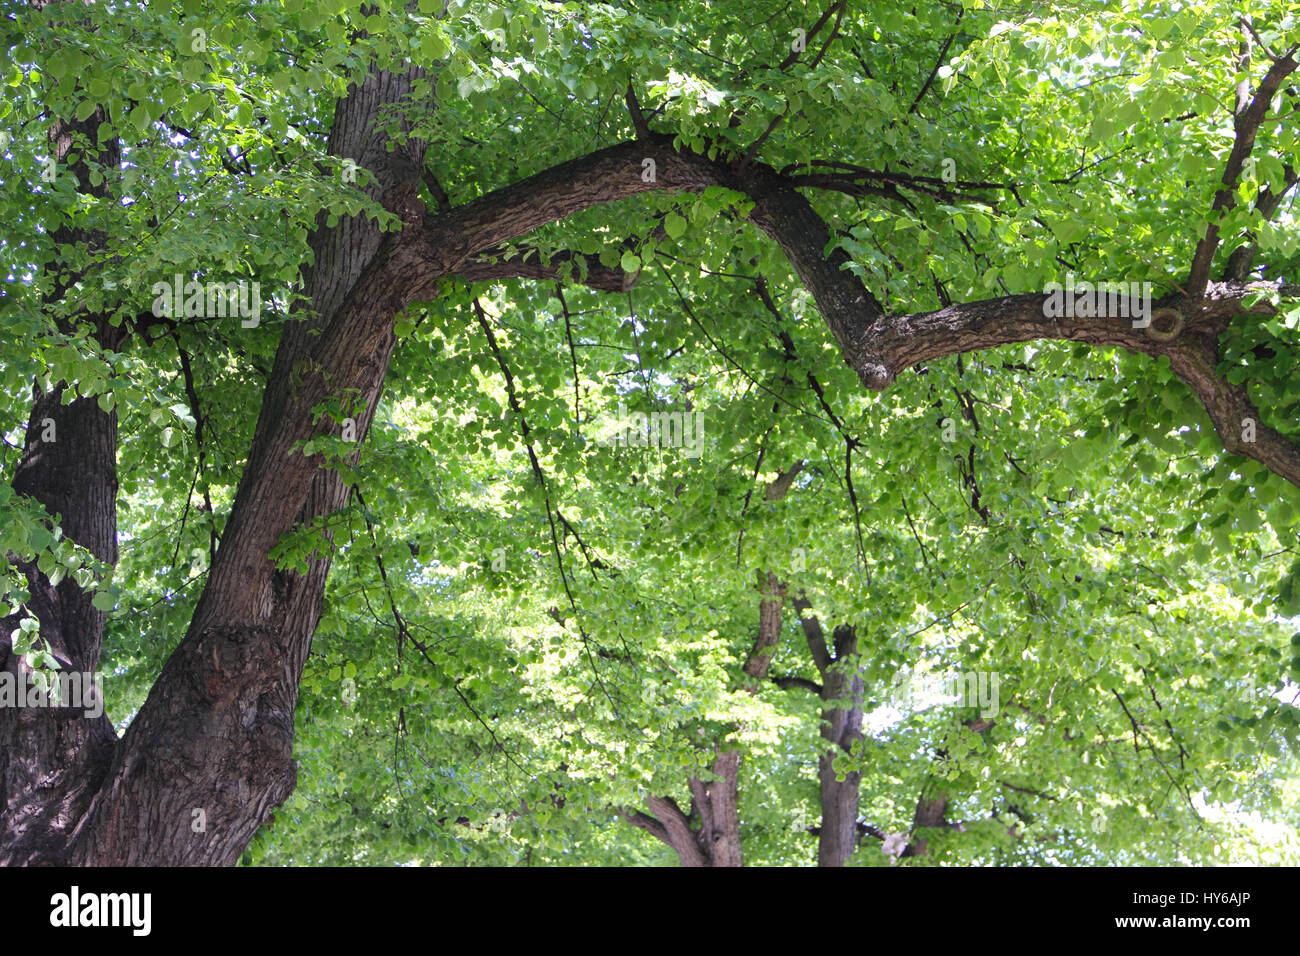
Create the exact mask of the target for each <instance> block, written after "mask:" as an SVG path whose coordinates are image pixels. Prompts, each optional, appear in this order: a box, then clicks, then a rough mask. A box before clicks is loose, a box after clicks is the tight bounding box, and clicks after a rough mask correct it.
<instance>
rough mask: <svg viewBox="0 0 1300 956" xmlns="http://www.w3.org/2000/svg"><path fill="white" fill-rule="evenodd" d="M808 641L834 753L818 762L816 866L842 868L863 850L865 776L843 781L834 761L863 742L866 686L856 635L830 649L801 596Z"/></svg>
mask: <svg viewBox="0 0 1300 956" xmlns="http://www.w3.org/2000/svg"><path fill="white" fill-rule="evenodd" d="M794 606H795V608H796V609H797V610H798V611H799V614H800V619H799V620H800V623H801V624H802V625H803V631H804V638H805V640H806V641H807V642H808V650H809V651H810V652H811V653H812V656H813V662H814V663H815V664H816V665H817V669H818V670H819V671H820V672H821V675H822V686H821V697H822V700H823V701H824V704H823V707H822V736H823V737H824V738H826V740H827V741H829V742H830V745H831V746H830V749H829V750H827V751H826V752H825V753H824V754H822V756H821V758H820V759H819V760H818V763H817V770H818V778H819V780H820V782H821V804H822V822H821V828H820V831H819V833H818V839H817V865H818V866H843V865H844V864H845V863H847V862H848V860H849V857H851V856H853V853H854V851H855V850H856V849H857V847H858V803H859V786H860V784H861V782H862V775H861V774H860V773H859V772H858V771H856V770H854V771H850V772H848V773H847V774H845V776H844V779H843V780H840V779H838V777H837V776H836V773H835V758H836V757H838V756H839V755H840V754H848V753H851V752H852V751H853V745H854V743H856V742H857V741H859V740H861V739H862V699H863V695H864V693H865V687H864V685H863V682H862V675H861V674H860V673H859V669H858V635H857V630H856V629H855V628H853V627H850V626H848V625H840V626H839V627H837V628H836V629H835V631H834V632H833V634H832V635H831V643H832V647H833V650H832V648H830V647H827V645H826V637H825V634H824V633H823V631H822V626H821V623H820V622H819V621H818V620H817V618H816V617H815V616H813V614H812V613H811V612H812V605H811V604H810V603H809V602H808V600H807V599H806V598H804V597H803V596H802V595H801V596H800V597H798V598H796V599H795V602H794Z"/></svg>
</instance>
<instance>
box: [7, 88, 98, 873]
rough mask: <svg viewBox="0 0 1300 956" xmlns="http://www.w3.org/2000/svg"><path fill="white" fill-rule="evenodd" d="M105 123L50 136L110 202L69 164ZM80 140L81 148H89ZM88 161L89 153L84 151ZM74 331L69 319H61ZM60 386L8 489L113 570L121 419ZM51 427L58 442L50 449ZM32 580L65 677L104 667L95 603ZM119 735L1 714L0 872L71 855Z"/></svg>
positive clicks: (46, 401) (45, 403)
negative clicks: (73, 835) (71, 839)
mask: <svg viewBox="0 0 1300 956" xmlns="http://www.w3.org/2000/svg"><path fill="white" fill-rule="evenodd" d="M103 120H104V115H103V112H102V110H96V111H95V112H94V113H92V114H90V116H89V117H87V118H86V120H84V121H82V122H77V123H56V124H55V125H54V126H53V127H52V129H51V130H50V142H51V147H52V155H53V157H54V159H55V162H56V168H57V169H58V171H59V172H58V174H59V175H63V176H69V175H70V176H73V177H74V178H75V179H76V180H77V187H78V189H79V191H81V192H83V193H88V194H91V195H95V196H103V195H105V193H106V187H105V186H104V185H100V186H98V187H96V186H92V185H91V182H90V177H89V172H90V165H89V163H88V162H87V160H86V158H84V156H83V158H81V159H80V160H79V161H78V162H77V163H75V164H72V165H71V166H67V165H65V159H66V157H67V156H68V155H69V154H70V153H71V152H72V151H73V149H74V146H75V144H76V138H77V137H84V138H85V139H86V140H89V142H91V143H94V142H95V130H96V129H97V128H98V126H99V124H100V123H101V122H102V121H103ZM83 141H84V140H83ZM100 149H101V151H102V152H101V156H100V158H99V161H100V162H101V163H103V164H104V165H110V166H115V165H117V163H118V162H119V161H120V155H119V150H118V144H117V142H116V141H115V140H114V141H111V142H108V143H103V144H100ZM83 152H84V151H83ZM52 239H53V241H54V242H55V243H62V244H67V245H82V246H87V247H90V248H100V247H102V245H103V242H104V237H103V236H101V235H95V234H90V233H87V232H85V231H84V230H81V229H78V228H73V227H70V226H67V225H64V226H61V227H60V228H59V229H57V230H55V232H54V234H53V236H52ZM53 280H54V281H53V284H52V292H51V296H50V299H51V301H56V302H57V301H58V300H59V299H61V298H62V297H63V295H64V293H65V292H66V291H67V290H68V289H69V287H70V286H71V285H72V283H73V281H74V280H75V277H74V276H69V275H60V274H56V275H55V276H54V277H53ZM78 318H79V319H80V320H81V321H83V322H89V323H90V324H91V325H92V326H94V328H95V333H96V339H97V341H98V342H99V344H100V345H101V346H103V347H104V348H106V349H110V350H111V349H113V348H115V347H116V346H117V344H118V342H119V340H120V333H119V332H118V330H116V329H114V328H112V327H111V326H110V325H109V324H108V322H107V320H106V319H104V318H103V317H101V316H84V315H83V316H79V317H78ZM60 326H61V330H62V331H64V332H70V331H71V330H72V323H71V321H70V320H66V319H65V320H61V321H60ZM66 388H67V385H66V384H65V383H62V382H60V383H57V384H56V385H55V386H54V387H53V388H52V389H50V390H48V391H47V390H45V389H44V388H42V387H41V385H40V384H39V383H38V384H37V385H36V386H35V387H34V388H33V401H32V410H31V415H30V417H29V420H28V423H27V435H26V439H25V442H24V446H23V455H22V459H21V460H20V462H19V465H18V469H17V472H16V473H15V475H14V479H13V485H12V487H13V490H14V492H15V493H17V494H19V495H26V496H29V497H31V498H33V499H35V500H36V501H38V502H40V504H41V505H43V506H44V507H45V510H46V511H47V512H48V513H49V514H50V516H51V517H52V518H54V517H58V518H59V519H61V527H62V530H63V534H64V536H65V537H67V538H68V539H69V540H71V541H73V542H75V543H76V544H79V545H81V546H82V547H84V548H86V549H87V550H88V551H89V552H90V553H91V554H93V555H94V556H95V557H96V558H97V559H99V560H100V561H103V562H105V563H107V564H109V565H112V564H114V563H116V561H117V498H116V496H117V413H116V411H111V412H105V411H103V410H102V409H101V408H100V407H99V404H98V402H97V400H96V399H95V398H74V399H73V400H72V401H71V403H69V404H66V405H65V404H63V398H64V393H65V390H66ZM47 424H48V425H52V427H53V440H52V441H45V440H44V439H45V437H46V435H47V434H48V432H47ZM18 567H19V570H20V571H21V572H22V573H23V574H24V576H25V577H26V579H27V584H28V589H29V591H30V592H31V600H29V601H28V602H27V608H28V610H29V611H30V612H31V613H32V614H33V615H35V617H36V618H37V619H38V620H39V621H40V625H41V629H40V633H41V637H42V639H43V640H45V641H46V643H48V644H49V646H50V649H51V651H52V653H53V654H54V656H55V658H57V659H58V661H59V669H60V670H61V671H64V672H69V671H72V672H80V673H86V672H92V671H94V670H95V668H96V667H97V666H98V664H99V655H100V648H101V646H102V642H103V637H104V620H105V614H104V612H102V611H98V610H96V609H95V608H94V607H93V606H92V605H91V598H92V595H91V594H88V593H86V592H85V591H83V590H82V589H81V587H80V586H78V585H77V584H76V583H75V582H74V581H73V580H72V578H71V577H67V578H64V579H63V580H62V581H60V582H59V583H58V584H57V585H53V586H52V585H51V584H50V582H49V579H48V578H47V577H46V576H45V575H44V574H43V573H41V572H40V570H39V569H38V568H37V567H36V565H35V564H34V563H28V562H18ZM22 616H23V615H22V614H18V615H14V616H11V617H7V618H5V619H4V620H3V621H0V670H3V671H6V672H8V673H10V674H12V675H14V676H15V677H16V676H17V675H19V674H20V673H23V672H26V673H31V668H30V667H28V665H27V663H26V662H25V661H24V659H23V658H21V657H20V656H18V655H15V654H12V653H11V643H10V639H9V634H10V632H11V631H12V630H13V629H14V628H15V627H17V626H18V621H19V620H20V619H21V617H22ZM115 740H116V734H115V733H114V732H113V728H112V724H111V723H110V722H109V720H108V718H107V717H106V716H103V715H101V716H100V717H98V718H96V719H91V718H87V717H85V716H83V710H82V709H81V708H79V707H70V708H66V709H65V708H44V707H42V708H27V707H13V708H10V707H5V708H0V800H3V805H2V807H0V809H2V810H3V812H0V865H20V864H28V863H57V862H61V861H62V860H63V859H64V858H65V854H66V851H67V844H68V836H69V833H70V831H71V830H72V828H73V827H74V826H75V825H76V823H77V821H78V820H80V819H81V817H82V816H83V814H84V813H85V811H86V807H87V806H88V805H89V803H90V801H91V799H92V798H93V796H94V794H95V792H96V790H97V788H98V787H99V785H100V783H101V781H102V779H103V776H104V773H105V770H106V767H107V764H108V759H109V756H110V754H111V752H112V747H113V743H114V741H115Z"/></svg>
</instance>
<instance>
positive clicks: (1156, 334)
mask: <svg viewBox="0 0 1300 956" xmlns="http://www.w3.org/2000/svg"><path fill="white" fill-rule="evenodd" d="M1185 324H1186V320H1185V319H1184V318H1183V313H1182V312H1181V311H1179V310H1178V309H1175V308H1173V307H1172V306H1165V307H1164V308H1160V309H1156V310H1155V311H1154V312H1152V313H1151V324H1150V325H1148V326H1147V327H1146V334H1147V338H1149V339H1151V340H1153V341H1156V342H1172V341H1173V340H1174V339H1176V338H1178V336H1179V334H1180V333H1181V332H1182V331H1183V326H1184V325H1185Z"/></svg>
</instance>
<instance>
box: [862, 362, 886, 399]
mask: <svg viewBox="0 0 1300 956" xmlns="http://www.w3.org/2000/svg"><path fill="white" fill-rule="evenodd" d="M857 372H858V379H859V380H861V382H862V384H863V385H865V386H866V387H867V388H869V389H871V390H872V391H873V392H883V391H884V390H885V389H887V388H889V386H890V385H892V384H894V373H893V372H891V371H890V370H889V369H888V368H886V367H885V366H884V365H882V364H881V363H880V362H871V361H867V362H862V363H860V364H858V366H857Z"/></svg>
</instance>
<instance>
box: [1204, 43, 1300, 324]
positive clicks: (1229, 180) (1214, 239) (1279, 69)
mask: <svg viewBox="0 0 1300 956" xmlns="http://www.w3.org/2000/svg"><path fill="white" fill-rule="evenodd" d="M1294 53H1295V49H1294V48H1292V50H1291V51H1290V53H1288V54H1287V55H1286V56H1284V57H1281V58H1280V59H1278V60H1275V61H1274V62H1273V65H1272V66H1270V67H1269V69H1268V72H1267V73H1265V74H1264V79H1263V80H1261V81H1260V84H1259V88H1258V89H1257V90H1256V91H1255V97H1254V99H1252V100H1251V101H1250V102H1249V103H1248V104H1247V103H1241V102H1239V108H1238V109H1237V113H1236V116H1235V117H1234V118H1233V123H1232V125H1233V128H1234V130H1235V131H1236V140H1235V141H1234V142H1233V144H1232V150H1231V152H1229V153H1228V161H1227V163H1226V165H1225V166H1224V169H1223V179H1222V182H1223V188H1222V189H1220V190H1219V191H1218V192H1216V193H1215V194H1214V204H1213V205H1212V206H1211V207H1210V223H1209V225H1208V226H1207V227H1206V229H1205V236H1204V237H1203V238H1202V239H1201V241H1200V242H1198V243H1197V244H1196V252H1195V254H1194V255H1193V257H1192V268H1191V272H1190V274H1189V276H1188V279H1187V294H1188V296H1189V297H1190V298H1193V299H1196V298H1199V297H1200V296H1201V295H1202V294H1204V292H1205V289H1206V286H1207V284H1208V283H1209V280H1210V265H1211V263H1212V262H1213V261H1214V252H1215V250H1216V249H1218V247H1219V219H1220V217H1221V214H1222V213H1223V212H1224V211H1226V210H1228V209H1231V208H1232V207H1233V206H1234V205H1236V197H1235V195H1234V194H1235V191H1236V186H1237V180H1238V178H1239V177H1240V176H1241V170H1242V168H1243V167H1244V166H1245V165H1246V159H1247V157H1249V156H1250V151H1251V150H1252V149H1254V147H1255V134H1256V133H1257V132H1258V131H1259V124H1260V123H1262V122H1263V121H1264V116H1265V115H1266V114H1267V113H1268V108H1269V104H1270V103H1271V102H1272V100H1273V96H1274V95H1275V94H1276V93H1277V91H1278V89H1279V88H1280V87H1281V86H1282V81H1283V80H1285V79H1286V78H1287V77H1288V76H1289V75H1290V74H1291V73H1292V72H1293V71H1294V70H1295V68H1296V67H1297V66H1300V64H1298V63H1297V62H1296V60H1295V59H1294V57H1293V56H1292V54H1294ZM1239 99H1240V98H1239Z"/></svg>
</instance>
